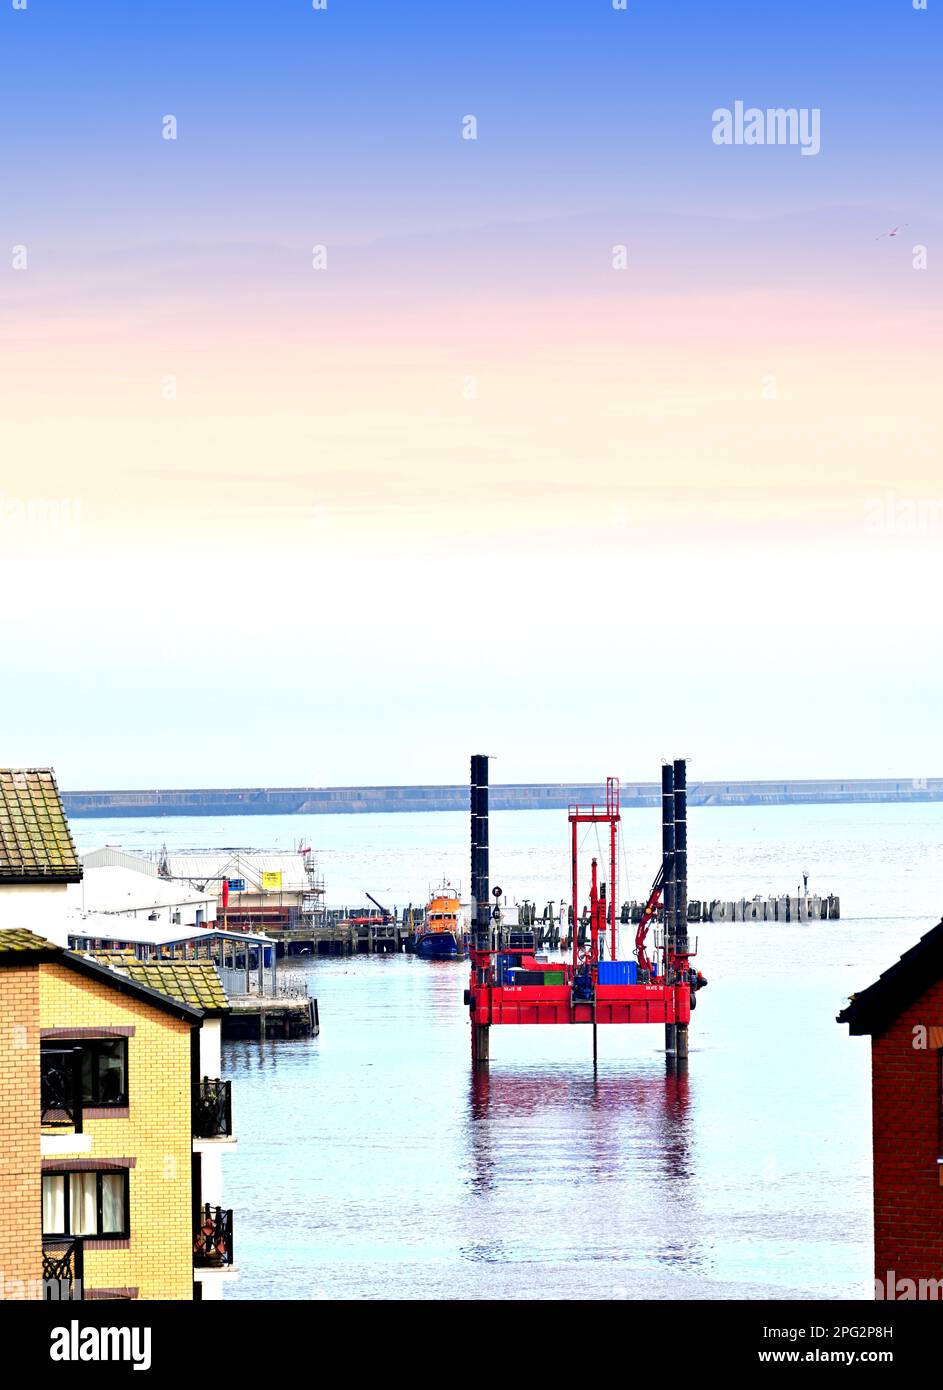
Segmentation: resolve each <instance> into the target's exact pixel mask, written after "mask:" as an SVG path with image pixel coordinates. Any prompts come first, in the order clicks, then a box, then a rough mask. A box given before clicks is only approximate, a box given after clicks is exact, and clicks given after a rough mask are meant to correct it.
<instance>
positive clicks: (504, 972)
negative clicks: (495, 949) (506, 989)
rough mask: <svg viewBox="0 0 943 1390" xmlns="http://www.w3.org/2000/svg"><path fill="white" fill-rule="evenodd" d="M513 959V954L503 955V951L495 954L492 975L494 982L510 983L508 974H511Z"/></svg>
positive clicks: (500, 983)
mask: <svg viewBox="0 0 943 1390" xmlns="http://www.w3.org/2000/svg"><path fill="white" fill-rule="evenodd" d="M513 959H514V957H513V956H508V955H504V954H503V953H502V954H500V955H497V956H495V958H494V976H495V983H496V984H499V985H509V984H510V983H511V981H510V978H509V976H510V974H511V962H512V960H513Z"/></svg>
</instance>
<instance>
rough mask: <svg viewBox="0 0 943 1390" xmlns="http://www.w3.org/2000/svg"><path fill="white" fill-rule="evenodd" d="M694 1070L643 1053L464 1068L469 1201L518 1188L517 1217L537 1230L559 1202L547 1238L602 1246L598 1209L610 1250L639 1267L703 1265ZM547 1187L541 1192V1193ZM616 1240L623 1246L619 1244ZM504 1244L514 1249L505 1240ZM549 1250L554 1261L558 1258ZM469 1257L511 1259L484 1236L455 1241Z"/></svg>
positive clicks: (487, 1200) (498, 1197) (497, 1197)
mask: <svg viewBox="0 0 943 1390" xmlns="http://www.w3.org/2000/svg"><path fill="white" fill-rule="evenodd" d="M691 1086H692V1082H691V1077H690V1074H689V1072H688V1071H687V1069H685V1068H683V1067H682V1068H680V1069H678V1068H676V1067H672V1068H670V1069H664V1068H658V1066H657V1063H656V1065H652V1063H651V1062H650V1061H648V1060H646V1061H645V1062H644V1063H641V1064H637V1065H635V1066H630V1067H629V1068H628V1069H626V1068H625V1066H623V1065H620V1066H619V1069H618V1070H615V1069H614V1068H613V1067H607V1068H605V1069H598V1070H596V1071H593V1070H592V1069H587V1068H585V1067H581V1068H567V1067H549V1066H543V1067H536V1068H517V1067H515V1068H510V1069H509V1068H507V1067H504V1066H497V1067H496V1066H495V1065H493V1064H492V1065H491V1066H489V1067H478V1068H470V1071H469V1080H468V1093H467V1120H468V1123H467V1126H466V1134H467V1145H468V1148H467V1184H466V1185H467V1190H468V1193H469V1198H470V1200H471V1201H472V1204H473V1205H474V1204H475V1203H476V1202H479V1201H480V1203H481V1211H482V1220H483V1221H486V1220H487V1218H486V1216H485V1215H484V1212H485V1211H486V1210H487V1208H488V1205H489V1204H490V1205H494V1206H495V1207H500V1206H503V1204H504V1203H503V1194H506V1192H507V1190H508V1189H509V1188H510V1189H512V1190H513V1189H514V1188H515V1187H516V1188H517V1189H518V1190H519V1192H520V1207H521V1222H522V1224H523V1225H525V1226H526V1223H527V1221H528V1219H529V1217H530V1216H531V1215H532V1216H533V1219H534V1221H535V1222H540V1223H541V1224H542V1225H544V1226H546V1224H547V1218H546V1208H547V1207H548V1206H551V1205H554V1206H558V1207H559V1198H560V1193H561V1192H562V1193H563V1194H564V1199H565V1204H564V1205H563V1206H562V1207H560V1208H559V1211H560V1214H559V1216H558V1219H557V1223H556V1231H555V1235H556V1238H557V1247H558V1246H559V1239H560V1237H561V1236H566V1237H567V1238H568V1240H571V1241H573V1244H572V1245H571V1246H570V1247H569V1248H568V1252H567V1253H568V1257H569V1258H574V1257H576V1258H578V1257H579V1237H580V1233H584V1234H587V1235H588V1233H589V1232H592V1238H593V1242H594V1246H595V1249H596V1251H597V1255H598V1253H600V1250H599V1246H600V1214H601V1213H605V1214H606V1220H605V1221H604V1222H603V1225H604V1226H606V1227H607V1238H606V1240H605V1242H604V1244H605V1245H606V1246H608V1253H609V1254H610V1255H611V1256H612V1257H613V1258H619V1257H620V1256H621V1257H622V1258H629V1259H631V1260H632V1261H633V1262H640V1263H642V1264H643V1265H644V1264H647V1263H651V1264H653V1265H656V1266H657V1265H679V1266H683V1267H685V1268H687V1269H689V1270H692V1269H695V1268H697V1267H698V1266H700V1265H701V1264H702V1263H703V1261H704V1251H703V1250H702V1249H701V1248H700V1242H699V1235H698V1221H697V1216H696V1195H695V1189H696V1183H695V1182H694V1176H695V1164H694V1160H693V1157H692V1148H693V1139H694V1136H693V1115H692V1105H691ZM548 1191H549V1193H550V1194H552V1195H550V1196H548V1195H547V1194H548ZM621 1242H624V1246H622V1245H621ZM512 1248H513V1247H512ZM562 1253H563V1252H562V1251H561V1250H560V1249H559V1248H556V1249H555V1250H554V1254H555V1255H556V1257H557V1258H559V1257H560V1256H561V1255H562ZM462 1254H463V1256H464V1257H465V1258H466V1259H470V1260H485V1261H500V1260H503V1259H506V1258H510V1254H509V1250H508V1241H507V1239H506V1238H504V1237H502V1238H495V1237H493V1236H490V1235H489V1233H486V1232H484V1231H483V1232H482V1233H481V1235H480V1236H479V1237H478V1238H477V1239H476V1240H475V1241H473V1242H471V1243H469V1244H467V1245H465V1246H463V1248H462Z"/></svg>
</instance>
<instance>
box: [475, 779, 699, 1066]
mask: <svg viewBox="0 0 943 1390" xmlns="http://www.w3.org/2000/svg"><path fill="white" fill-rule="evenodd" d="M568 819H569V822H570V829H571V846H572V847H571V856H572V863H571V871H572V891H573V903H572V919H573V925H572V933H573V953H572V960H571V961H570V962H569V963H563V964H559V965H556V964H555V965H549V966H547V965H545V964H543V963H540V962H538V961H537V960H536V958H535V956H534V952H533V948H532V947H531V948H527V947H526V946H519V947H516V948H513V949H509V948H505V947H503V945H502V944H501V942H500V938H498V939H497V940H496V935H495V928H494V924H493V919H492V912H491V906H490V902H489V896H490V887H489V854H490V846H489V821H488V759H487V757H485V756H484V755H482V754H476V755H475V756H473V757H472V760H471V858H472V900H473V901H472V909H473V921H472V939H471V952H470V955H471V976H470V979H469V987H468V989H467V990H466V991H465V1002H466V1004H467V1005H468V1008H469V1013H470V1017H471V1025H472V1057H473V1060H474V1061H475V1062H476V1063H484V1062H487V1061H488V1060H489V1055H490V1030H491V1028H492V1027H494V1026H500V1025H503V1024H566V1023H588V1024H591V1025H592V1028H593V1060H594V1062H595V1060H596V1028H597V1026H598V1025H599V1024H607V1023H662V1024H664V1025H665V1050H666V1053H667V1055H668V1056H669V1058H670V1059H673V1060H677V1059H679V1058H686V1057H687V1055H688V1023H689V1022H690V1018H691V1010H692V1008H693V1007H694V1003H695V996H696V993H697V991H698V990H699V989H700V988H702V987H703V986H704V985H705V984H706V983H707V981H706V980H705V979H704V977H703V976H702V975H701V974H700V972H699V971H695V970H694V969H692V967H691V958H692V956H693V955H694V954H695V953H694V951H692V950H691V949H690V946H689V943H688V932H687V788H686V777H685V763H684V761H683V760H678V761H676V762H675V763H674V764H667V765H666V766H665V767H663V769H662V864H661V868H660V869H659V872H658V875H657V877H656V879H655V883H654V884H653V886H652V891H651V894H650V896H649V900H648V903H647V905H646V908H645V911H644V913H643V915H642V919H641V921H640V922H639V927H638V931H637V933H636V940H635V948H636V949H635V960H634V961H631V962H629V961H617V960H616V950H617V929H616V902H617V893H616V883H617V877H616V875H617V867H618V833H619V824H620V819H621V817H620V810H619V781H618V779H617V778H615V777H610V778H607V781H606V800H605V804H604V805H602V804H601V805H599V806H596V805H592V806H585V807H581V806H571V807H570V808H569V811H568ZM602 824H606V825H608V826H609V881H608V892H607V885H606V884H605V883H602V884H600V882H599V876H598V862H597V860H596V859H593V861H592V871H591V879H590V912H589V937H588V940H586V939H584V940H582V941H581V939H580V931H579V923H580V900H579V866H578V861H579V843H578V836H579V827H580V826H581V825H602ZM495 891H496V893H498V894H499V893H500V891H501V890H500V889H496V890H495ZM662 897H663V898H664V924H665V925H664V937H663V941H662V944H661V946H660V948H659V950H660V953H661V957H662V965H661V970H659V968H658V963H657V961H652V960H650V959H649V957H648V954H647V951H646V938H647V933H648V928H649V924H650V923H651V921H652V920H653V919H654V918H655V917H656V914H657V911H658V908H659V905H660V902H661V899H662ZM607 929H608V937H609V941H608V945H609V960H608V962H606V961H604V959H603V946H604V943H605V941H606V935H607ZM512 960H513V961H516V962H518V965H517V968H516V969H511V968H510V967H509V961H512ZM531 972H534V973H533V974H531ZM528 975H530V978H528ZM547 975H549V976H550V977H551V978H550V980H547V979H546V976H547Z"/></svg>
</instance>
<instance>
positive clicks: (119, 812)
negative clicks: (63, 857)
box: [62, 777, 943, 817]
mask: <svg viewBox="0 0 943 1390" xmlns="http://www.w3.org/2000/svg"><path fill="white" fill-rule="evenodd" d="M62 800H63V802H64V804H65V809H66V814H67V815H68V816H71V817H82V816H118V817H121V816H239V815H245V816H266V815H281V816H284V815H307V816H311V815H344V814H362V813H365V812H370V811H375V812H390V811H467V810H468V808H469V791H468V787H467V786H465V785H455V786H437V785H429V786H402V787H242V788H223V787H210V788H196V789H191V790H185V789H178V790H173V789H171V790H143V791H66V792H63V793H62ZM594 801H595V802H600V801H605V786H604V784H600V783H599V782H582V783H580V782H528V783H523V782H522V783H505V784H503V785H502V784H500V783H498V784H495V785H492V787H491V809H492V811H534V810H560V809H561V808H565V807H567V806H569V805H571V804H572V803H574V802H579V803H580V804H589V803H591V802H594ZM890 801H906V802H925V801H943V778H941V777H924V778H910V777H902V778H872V779H864V780H862V779H858V780H846V781H827V780H822V781H815V780H800V781H768V782H692V783H691V784H690V785H689V786H688V804H689V805H690V806H789V805H828V804H836V805H837V804H843V803H848V802H890ZM660 805H661V785H660V783H655V782H623V783H622V808H623V810H634V809H638V808H642V807H657V806H660Z"/></svg>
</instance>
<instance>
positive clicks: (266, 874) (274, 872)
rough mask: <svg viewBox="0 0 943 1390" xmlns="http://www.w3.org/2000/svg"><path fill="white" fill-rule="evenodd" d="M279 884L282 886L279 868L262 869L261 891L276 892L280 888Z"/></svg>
mask: <svg viewBox="0 0 943 1390" xmlns="http://www.w3.org/2000/svg"><path fill="white" fill-rule="evenodd" d="M281 886H282V871H281V869H263V870H262V892H263V893H271V892H277V891H278V889H279V888H281Z"/></svg>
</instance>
